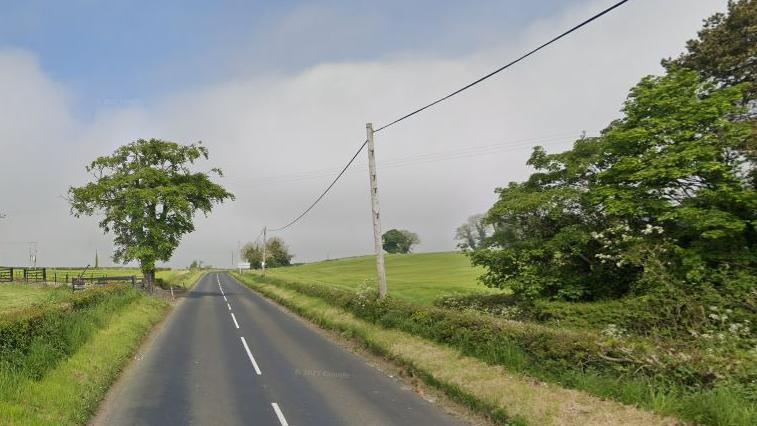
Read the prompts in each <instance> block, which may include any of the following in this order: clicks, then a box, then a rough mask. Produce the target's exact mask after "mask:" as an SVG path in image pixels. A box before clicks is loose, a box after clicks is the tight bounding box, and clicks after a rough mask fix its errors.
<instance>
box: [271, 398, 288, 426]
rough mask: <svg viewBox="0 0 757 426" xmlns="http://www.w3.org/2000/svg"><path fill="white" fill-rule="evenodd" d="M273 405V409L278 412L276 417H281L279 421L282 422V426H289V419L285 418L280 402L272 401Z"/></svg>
mask: <svg viewBox="0 0 757 426" xmlns="http://www.w3.org/2000/svg"><path fill="white" fill-rule="evenodd" d="M271 405H272V406H273V411H275V412H276V417H278V418H279V423H281V426H289V423H287V419H285V418H284V413H282V412H281V408H279V404H277V403H275V402H272V403H271Z"/></svg>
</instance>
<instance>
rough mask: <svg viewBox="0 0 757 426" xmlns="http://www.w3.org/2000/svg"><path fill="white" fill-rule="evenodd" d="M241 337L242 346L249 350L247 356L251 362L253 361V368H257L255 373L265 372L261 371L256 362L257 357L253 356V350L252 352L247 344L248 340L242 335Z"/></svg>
mask: <svg viewBox="0 0 757 426" xmlns="http://www.w3.org/2000/svg"><path fill="white" fill-rule="evenodd" d="M240 339H242V346H244V350H245V351H247V356H248V357H249V358H250V362H251V363H252V366H253V368H255V373H257V375H258V376H259V375H261V374H263V373H261V372H260V368H259V367H258V363H257V362H255V357H253V356H252V352H250V347H249V346H247V340H244V337H240Z"/></svg>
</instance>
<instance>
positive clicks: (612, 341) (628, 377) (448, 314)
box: [256, 278, 757, 416]
mask: <svg viewBox="0 0 757 426" xmlns="http://www.w3.org/2000/svg"><path fill="white" fill-rule="evenodd" d="M256 279H258V278H256ZM265 283H267V284H273V285H277V286H280V287H284V288H289V289H292V290H296V291H298V292H300V293H303V294H306V295H309V296H314V297H319V298H322V299H324V300H325V301H327V302H328V303H330V304H332V305H334V306H338V307H341V308H344V309H346V310H348V311H350V312H352V313H353V314H355V315H356V316H357V317H359V318H361V319H364V320H368V321H370V322H373V323H375V324H378V325H381V326H383V327H387V328H397V329H400V330H402V331H405V332H409V333H412V334H414V335H417V336H421V337H424V338H427V339H430V340H433V341H436V342H439V343H443V344H447V345H450V346H452V347H455V348H457V349H459V350H460V351H461V352H462V353H464V354H466V355H470V356H475V357H477V358H479V359H481V360H483V361H485V362H488V363H491V364H499V365H504V366H506V367H510V368H513V369H515V370H517V371H524V372H527V373H529V374H532V375H534V376H536V377H539V378H542V379H544V380H549V381H554V382H558V383H561V384H564V385H568V386H572V387H577V388H583V389H586V390H590V391H593V392H594V393H599V394H601V396H608V397H613V398H616V399H620V400H621V401H622V402H627V403H638V402H640V400H644V399H653V398H655V394H657V393H660V392H666V393H668V394H670V395H674V396H676V397H677V398H681V399H687V400H688V401H689V403H690V405H691V406H692V407H693V406H696V405H698V404H699V403H694V402H693V401H699V400H702V399H703V398H709V397H712V395H719V396H722V395H726V396H727V398H728V399H729V401H731V403H733V404H737V405H738V404H739V401H741V402H740V403H741V404H743V405H744V406H746V407H747V408H748V407H750V406H751V407H754V404H755V402H757V395H755V391H754V385H753V384H754V382H755V381H757V370H755V368H754V366H755V365H757V357H756V355H757V354H755V353H754V351H738V352H729V353H728V355H727V356H724V355H722V354H721V353H719V352H717V351H709V350H704V349H701V348H697V347H692V346H690V345H685V344H677V343H676V342H675V341H664V340H653V339H649V338H642V337H639V336H631V335H626V334H624V333H622V332H621V331H617V330H616V331H615V332H613V330H606V331H605V332H604V333H603V332H598V331H591V330H578V329H576V330H572V329H565V328H558V327H551V326H546V325H542V324H538V323H533V322H525V321H513V320H506V319H501V318H495V317H492V316H489V315H482V314H481V313H478V312H472V311H454V310H450V309H445V308H440V307H428V306H420V305H414V304H411V303H407V302H404V301H400V300H395V299H392V298H387V299H384V300H379V299H377V298H376V296H375V294H374V292H373V291H358V292H349V291H346V290H342V289H337V288H334V287H330V286H325V285H318V284H305V283H296V282H287V281H283V280H277V279H271V278H266V279H265ZM598 383H602V384H598ZM620 383H625V384H627V385H628V386H627V388H629V389H631V388H633V387H636V390H635V392H636V393H637V394H638V393H643V394H644V396H639V395H637V394H634V395H627V394H624V392H630V391H627V390H623V386H621V385H620ZM686 395H688V397H687V396H686ZM723 398H726V397H723ZM733 401H735V402H733ZM641 402H643V401H641ZM652 403H653V402H649V404H652ZM747 408H744V409H745V410H746V409H747ZM749 410H751V411H749V412H750V413H751V412H753V411H754V410H752V409H749ZM681 411H684V410H683V409H682V410H681ZM753 414H754V413H753ZM704 415H705V416H711V415H715V414H713V413H706V414H704ZM692 416H696V415H695V414H692Z"/></svg>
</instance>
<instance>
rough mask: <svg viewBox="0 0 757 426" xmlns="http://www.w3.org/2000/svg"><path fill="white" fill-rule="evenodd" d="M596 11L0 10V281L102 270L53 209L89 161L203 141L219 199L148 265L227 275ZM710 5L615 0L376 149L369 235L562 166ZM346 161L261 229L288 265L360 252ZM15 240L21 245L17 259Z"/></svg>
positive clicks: (380, 6)
mask: <svg viewBox="0 0 757 426" xmlns="http://www.w3.org/2000/svg"><path fill="white" fill-rule="evenodd" d="M612 3H614V0H562V1H557V0H529V1H526V0H500V1H484V0H480V1H479V0H475V1H474V0H471V1H466V2H457V1H430V0H429V1H425V0H424V1H393V0H391V1H382V2H375V1H370V2H369V1H362V0H360V1H337V0H326V1H308V2H298V1H241V0H239V1H219V2H205V1H165V2H147V1H111V2H99V1H95V0H78V1H77V0H74V1H70V2H55V1H34V0H31V1H27V2H13V1H8V0H0V212H2V213H5V215H6V218H5V219H0V265H14V266H25V265H27V264H28V263H29V251H30V248H35V249H36V252H37V262H38V264H40V265H45V266H67V265H68V266H79V265H86V264H89V263H92V262H93V260H94V255H95V252H98V253H99V254H100V259H101V264H106V265H107V264H112V262H110V261H109V260H108V255H109V254H110V253H112V250H113V247H112V235H104V234H103V233H102V231H101V230H100V229H99V228H98V227H97V217H94V218H74V217H73V216H71V215H70V213H69V207H68V204H67V201H66V200H65V195H66V192H67V190H68V188H69V187H70V186H76V185H82V184H85V183H86V182H87V181H88V178H89V177H90V176H88V175H87V173H86V171H85V169H84V168H85V166H86V164H88V163H89V162H91V161H92V160H94V159H95V158H96V157H98V156H101V155H107V154H109V153H111V152H113V150H114V149H116V148H117V147H118V146H120V145H123V144H126V143H129V142H131V141H133V140H135V139H138V138H151V137H155V138H161V139H166V140H172V141H175V142H179V143H193V142H197V141H202V142H203V144H204V145H205V146H206V147H207V148H208V149H209V151H210V159H209V160H208V161H205V162H202V163H200V164H199V165H198V170H209V169H211V168H213V167H220V168H221V169H223V171H224V177H223V178H220V179H218V182H219V183H221V184H222V185H224V186H226V187H227V188H228V189H229V190H230V191H231V192H233V193H234V194H235V195H236V200H235V201H233V202H227V203H225V204H223V205H220V206H218V207H217V208H216V209H215V210H214V211H213V213H211V215H209V216H208V217H204V216H202V215H200V216H199V217H197V219H196V230H195V232H193V233H192V234H189V235H187V236H185V237H184V239H183V241H182V244H181V245H180V246H179V248H178V249H177V250H176V252H175V254H174V256H173V258H172V259H171V260H170V261H169V262H168V263H167V265H168V266H174V267H182V266H186V265H188V264H189V263H190V262H191V261H192V260H195V259H196V260H201V261H203V262H204V263H206V264H212V265H216V266H222V267H225V266H230V265H231V264H232V260H234V261H236V260H237V259H236V258H234V259H233V256H235V252H236V251H237V248H238V247H239V246H240V245H243V244H245V243H246V242H249V241H252V240H254V239H255V238H256V237H257V236H258V234H259V231H260V229H261V228H262V227H263V226H266V225H267V226H269V227H271V228H275V227H278V226H281V225H283V224H285V223H287V222H289V220H290V219H292V218H293V217H295V216H297V215H298V214H299V213H300V212H301V211H302V210H303V209H304V208H305V207H307V206H308V205H309V204H310V203H311V202H312V201H313V199H314V198H315V197H316V196H317V195H318V194H319V193H320V191H321V190H322V189H323V188H324V187H325V186H326V185H327V184H328V183H329V182H330V180H331V179H332V178H333V176H334V175H335V173H336V172H337V171H338V170H339V169H340V168H341V167H342V166H343V165H344V164H345V163H346V161H347V160H348V159H349V158H350V157H351V156H352V154H353V152H354V151H355V150H356V149H357V147H358V146H359V145H360V144H361V143H362V141H363V140H364V139H365V123H367V122H372V123H374V125H375V126H376V127H378V126H380V125H382V124H385V123H387V122H390V121H392V120H393V119H395V118H397V117H399V116H401V115H404V114H405V113H407V112H409V111H411V110H413V109H415V108H416V107H418V106H421V105H423V104H425V103H427V102H429V101H431V100H433V99H435V98H437V97H439V96H441V95H444V94H446V93H448V92H450V91H451V90H454V89H456V88H458V87H460V86H462V85H464V84H466V83H467V82H469V81H472V80H474V79H476V78H478V77H480V76H481V75H484V74H486V73H488V72H489V71H491V70H493V69H495V68H498V67H499V66H501V65H503V64H504V63H507V62H509V61H510V60H511V59H513V58H515V57H517V56H519V55H520V54H522V53H524V52H525V51H527V50H529V49H530V48H532V47H535V46H537V45H539V44H541V43H542V42H544V41H546V40H548V39H550V38H551V37H553V36H554V35H557V34H558V33H560V32H562V31H564V30H565V29H567V28H569V27H571V26H573V25H575V24H576V23H578V22H580V21H582V20H584V19H586V18H587V17H589V16H590V15H592V14H594V13H596V12H597V11H599V10H601V9H604V8H606V7H607V6H609V5H610V4H612ZM726 5H727V1H726V0H664V1H657V0H632V1H630V2H628V3H627V4H626V5H624V6H622V7H621V8H619V9H617V10H615V11H614V12H612V13H611V14H609V15H607V16H605V17H603V18H601V19H600V20H598V21H596V22H594V23H592V24H590V25H589V26H587V27H584V28H583V29H582V30H580V31H579V32H577V33H574V34H572V35H570V36H569V37H567V38H565V39H563V40H560V41H559V42H558V43H556V44H554V45H552V46H550V47H548V48H546V49H544V50H542V51H541V52H539V53H538V54H537V55H534V56H532V57H530V58H528V59H527V60H525V61H523V62H521V63H519V64H517V65H516V66H514V67H512V68H510V69H508V70H506V71H505V72H503V73H501V74H500V75H498V76H496V77H494V78H492V79H490V80H487V81H486V82H484V83H483V84H481V85H478V86H476V87H474V88H473V89H471V90H468V91H466V92H464V93H463V94H461V95H459V96H458V97H455V98H453V99H452V100H450V101H448V102H445V103H443V104H440V105H438V106H436V107H434V108H431V109H429V110H427V111H425V112H423V113H422V114H419V115H417V116H415V117H413V118H412V119H410V120H406V121H403V122H402V123H400V124H398V125H396V126H393V127H391V128H389V129H387V130H386V131H384V132H381V133H379V134H377V135H376V157H377V163H378V182H379V197H380V205H381V212H382V222H383V228H384V230H388V229H391V228H401V229H409V230H411V231H413V232H415V233H417V234H418V235H419V237H420V239H421V244H420V245H419V246H418V247H417V248H416V251H419V252H425V251H443V250H453V249H454V248H455V241H454V230H455V228H456V227H457V226H458V225H459V224H461V223H463V222H464V221H465V220H466V218H467V217H468V216H470V215H472V214H476V213H482V212H485V211H486V210H487V209H488V208H489V207H490V206H491V205H492V204H493V202H494V201H495V200H496V194H495V192H494V191H495V189H496V188H497V187H501V186H505V185H507V183H508V182H510V181H518V180H522V179H524V178H526V177H527V176H528V174H529V172H530V170H529V168H528V167H527V166H526V165H525V162H526V160H527V159H528V156H529V153H530V150H531V148H532V147H533V146H534V145H542V146H544V147H545V148H546V149H547V150H548V151H550V152H555V151H561V150H565V149H568V148H569V147H570V146H571V144H572V142H573V141H574V140H575V139H576V138H578V137H579V136H580V135H581V134H582V133H583V132H586V133H587V134H589V135H592V134H597V133H598V132H599V131H600V130H601V129H602V128H604V127H605V126H607V124H609V122H610V121H611V120H613V119H615V118H618V117H619V116H620V114H621V113H620V109H621V108H622V105H623V101H624V100H625V97H626V95H627V93H628V90H629V89H630V88H631V87H632V86H633V85H634V84H635V83H637V82H638V81H639V80H640V79H641V77H643V76H644V75H648V74H659V73H661V72H662V69H661V67H660V65H659V62H660V59H662V58H665V57H670V56H676V55H678V54H679V53H680V52H681V51H682V50H683V46H684V44H685V41H686V40H688V39H690V38H692V37H694V36H695V35H696V31H697V30H698V29H699V28H700V27H701V23H702V19H704V18H705V17H707V16H709V15H711V14H713V13H715V12H718V11H723V10H725V8H726ZM364 157H365V156H364V155H361V156H360V157H359V159H358V161H357V162H356V163H355V164H354V165H353V167H352V168H351V169H350V170H349V171H348V173H347V174H346V175H345V176H344V178H343V179H342V180H340V182H339V183H338V184H337V186H336V187H335V188H334V189H333V190H332V192H330V193H329V194H328V195H327V196H326V198H325V199H324V200H323V201H322V202H321V203H320V204H319V205H318V206H317V207H316V208H315V209H314V210H313V211H312V212H311V213H310V214H308V215H307V216H306V217H305V218H303V220H302V221H300V222H298V223H297V224H296V225H295V226H293V227H291V228H289V229H288V230H286V231H284V232H281V233H278V234H274V235H276V236H279V237H281V238H283V239H284V240H285V241H286V242H287V244H288V245H289V246H290V249H291V251H292V252H293V253H294V254H295V261H298V262H305V261H315V260H322V259H327V258H337V257H344V256H354V255H361V254H369V253H371V251H372V248H373V230H372V225H371V214H370V194H369V191H368V189H369V186H368V172H367V160H366V158H364ZM32 242H34V244H31V243H32Z"/></svg>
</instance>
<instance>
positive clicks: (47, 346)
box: [0, 287, 140, 378]
mask: <svg viewBox="0 0 757 426" xmlns="http://www.w3.org/2000/svg"><path fill="white" fill-rule="evenodd" d="M137 297H140V296H139V294H138V293H137V292H135V291H133V290H131V289H126V288H123V287H100V288H96V289H91V290H86V291H82V292H78V293H73V294H72V295H71V296H69V297H67V298H66V299H65V300H63V301H59V302H55V303H47V304H41V305H37V306H31V307H29V308H25V309H21V310H17V311H12V312H9V313H5V314H0V370H1V371H5V372H12V373H13V374H19V373H21V374H22V375H25V376H28V377H31V378H40V377H42V376H43V375H44V373H45V372H46V371H48V370H49V369H50V368H52V367H53V366H54V365H55V364H56V363H57V362H58V361H59V360H61V359H63V358H65V357H67V356H70V355H71V354H72V353H73V352H75V351H76V349H77V348H78V347H79V346H80V345H81V344H83V342H84V341H86V339H87V338H88V337H89V335H90V334H91V333H92V331H93V330H94V329H95V328H97V326H99V325H100V324H96V323H95V324H93V321H98V320H97V319H95V318H96V317H97V316H95V315H91V313H92V311H93V310H95V309H98V308H100V307H102V306H103V305H108V307H110V308H114V307H119V306H124V305H126V304H128V303H130V302H132V301H133V300H135V299H136V298H137Z"/></svg>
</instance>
